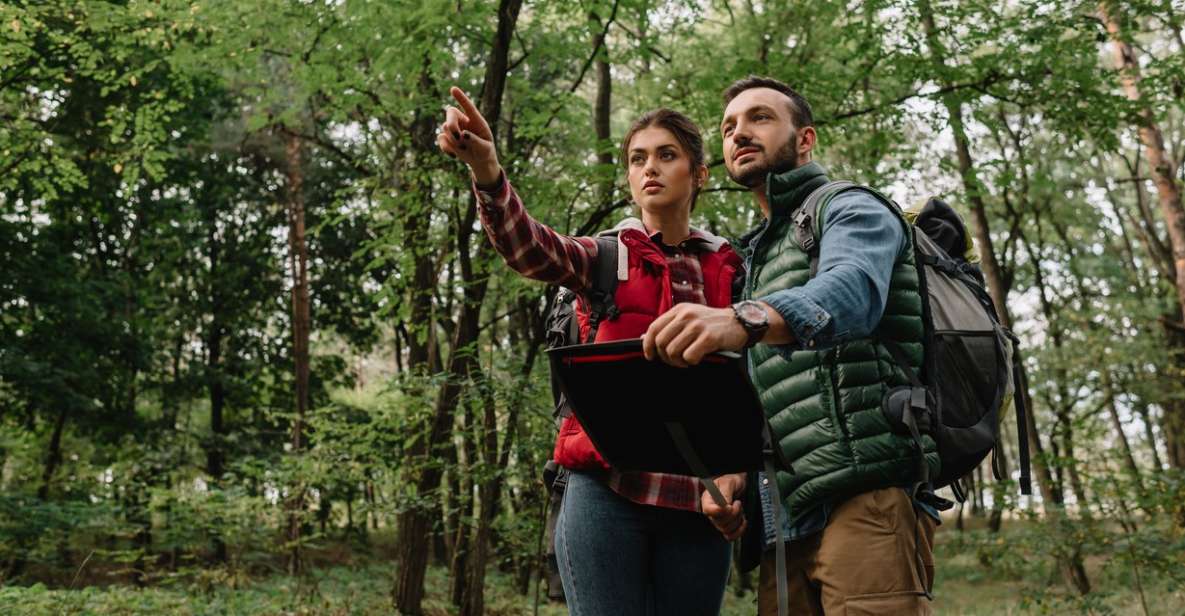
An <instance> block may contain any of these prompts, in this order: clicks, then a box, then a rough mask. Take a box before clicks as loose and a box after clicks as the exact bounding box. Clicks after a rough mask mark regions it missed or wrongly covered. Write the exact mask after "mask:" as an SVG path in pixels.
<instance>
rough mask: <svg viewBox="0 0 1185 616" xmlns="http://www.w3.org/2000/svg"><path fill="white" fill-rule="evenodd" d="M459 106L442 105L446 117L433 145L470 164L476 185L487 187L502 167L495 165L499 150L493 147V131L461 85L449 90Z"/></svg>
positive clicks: (495, 179)
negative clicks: (458, 107)
mask: <svg viewBox="0 0 1185 616" xmlns="http://www.w3.org/2000/svg"><path fill="white" fill-rule="evenodd" d="M449 93H450V94H452V95H453V98H454V99H456V101H457V103H458V104H459V105H461V108H460V109H457V108H456V107H453V106H451V105H450V106H447V107H445V108H444V113H445V120H444V124H441V125H440V132H439V133H438V134H437V135H436V145H437V146H439V147H440V150H441V151H442V152H444V153H445V154H448V155H450V156H453V157H455V158H458V159H460V161H461V162H463V163H465V164H466V165H469V170H470V171H471V172H472V173H473V179H474V180H475V181H476V182H477V183H478V184H479V185H485V186H488V185H490V184H493V183H494V182H497V181H498V178H499V177H500V176H501V174H502V168H501V167H500V166H499V165H498V152H497V151H496V150H495V148H494V134H493V133H492V132H491V131H490V125H489V124H487V123H486V119H485V118H483V117H482V115H481V112H480V111H478V110H477V106H476V105H474V104H473V101H471V100H469V97H468V96H466V95H465V93H464V92H462V91H461V88H458V87H456V86H453V87H452V88H450V89H449Z"/></svg>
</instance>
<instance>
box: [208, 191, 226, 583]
mask: <svg viewBox="0 0 1185 616" xmlns="http://www.w3.org/2000/svg"><path fill="white" fill-rule="evenodd" d="M206 207H207V212H206V225H207V231H206V244H207V246H208V247H209V250H208V252H207V258H208V259H209V260H210V276H209V290H208V291H207V292H208V294H209V296H210V313H211V314H210V329H209V330H208V331H207V333H206V375H205V376H206V387H207V389H208V390H209V395H210V440H209V442H208V443H207V444H206V473H208V474H209V475H210V485H211V487H213V488H215V489H216V488H217V487H218V486H219V484H220V483H221V481H222V473H223V472H224V463H225V457H224V456H225V454H224V453H223V450H222V447H223V444H224V442H225V440H224V439H225V436H226V426H225V424H224V422H223V409H224V407H225V405H226V387H225V385H224V383H223V379H222V335H223V331H222V297H223V293H222V286H221V285H222V281H221V280H220V279H219V276H220V274H221V261H222V258H221V257H222V255H221V248H222V246H221V244H220V242H219V241H218V233H217V230H218V221H217V211H218V210H217V208H216V207H214V205H213V204H206ZM211 528H212V530H213V533H214V537H213V548H214V560H215V561H216V562H220V563H225V562H226V556H227V554H226V542H225V541H224V540H223V539H222V536H221V534H219V530H220V528H221V524H217V523H215V524H212V525H211Z"/></svg>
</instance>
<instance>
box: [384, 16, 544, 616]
mask: <svg viewBox="0 0 1185 616" xmlns="http://www.w3.org/2000/svg"><path fill="white" fill-rule="evenodd" d="M520 8H522V0H501V2H499V6H498V26H497V32H496V35H495V41H494V48H493V51H492V53H491V56H490V61H489V63H488V64H487V65H486V74H485V80H484V85H483V87H482V96H481V101H480V103H479V108H480V109H481V112H482V115H484V116H485V117H486V120H487V121H488V122H489V123H490V129H491V131H492V132H493V134H494V142H495V143H497V140H498V125H499V118H500V117H501V110H502V94H503V92H504V91H505V88H506V77H507V71H508V68H509V61H510V44H511V38H512V35H513V33H514V28H515V24H516V23H517V21H518V14H519V9H520ZM424 77H425V80H427V74H426V73H425V75H424ZM425 85H430V84H425ZM425 118H426V121H425V122H423V123H422V125H421V128H422V129H423V130H422V133H421V134H419V135H418V140H417V143H415V146H416V147H419V148H422V151H431V150H432V149H433V148H434V147H435V145H434V136H433V128H434V127H435V122H434V120H435V117H434V116H432V117H428V116H425ZM421 142H422V143H421ZM470 201H471V203H470V205H469V209H468V210H467V211H466V214H465V216H464V219H463V220H462V221H461V223H460V224H459V225H457V227H456V233H457V242H456V247H457V251H458V254H459V258H460V262H461V268H462V278H463V280H464V282H465V283H466V284H465V290H464V300H463V302H462V305H461V314H460V316H459V318H458V319H457V321H456V323H457V329H456V332H455V335H454V337H453V345H452V348H451V351H450V354H449V361H448V366H447V376H448V378H447V379H446V381H445V384H444V386H443V387H442V388H441V391H440V395H439V397H438V398H437V404H436V408H435V410H434V413H433V417H432V420H431V425H430V428H429V431H428V434H427V438H423V439H420V440H419V441H417V442H416V443H415V445H414V446H413V447H411V451H410V453H411V454H412V456H413V458H414V459H419V460H425V461H426V460H427V459H428V458H429V457H431V456H432V455H434V454H435V451H436V449H437V448H438V447H440V445H441V443H443V442H444V440H445V436H446V435H447V432H448V426H449V425H450V423H451V420H452V417H451V415H450V413H451V412H452V410H453V409H455V408H456V401H457V398H458V396H459V393H460V391H459V387H460V382H459V380H458V377H461V378H464V377H465V376H466V375H470V374H473V373H474V372H477V371H479V370H480V367H479V366H478V365H477V362H476V360H475V359H474V357H473V354H472V349H471V348H470V347H471V346H472V345H473V344H474V343H476V342H477V339H478V335H479V334H480V329H479V318H480V316H481V306H482V304H483V302H484V301H485V295H486V289H487V288H488V285H489V278H488V277H487V276H481V277H479V276H477V275H475V274H474V272H473V270H472V264H471V263H470V258H471V255H470V253H469V251H470V236H471V235H472V234H473V225H474V221H475V218H476V215H477V207H476V203H473V201H474V199H473V197H472V196H470ZM490 250H491V249H490V246H489V242H488V241H485V238H482V243H481V244H479V248H478V251H477V252H478V257H479V258H481V257H483V256H485V255H488V253H489V252H490ZM427 284H429V285H431V284H432V283H431V280H429V281H427ZM429 288H431V287H429ZM429 300H430V296H429ZM439 487H440V470H439V469H438V468H434V466H433V465H426V466H425V467H424V468H423V470H422V471H420V475H419V477H418V478H417V479H416V481H415V494H416V495H418V496H420V497H424V496H426V495H428V494H431V493H433V492H435V491H436V489H437V488H439ZM429 514H430V511H429V509H428V508H425V507H409V508H408V509H407V510H406V511H404V512H403V513H402V514H400V516H399V556H398V565H397V567H398V579H397V580H396V584H395V587H394V588H393V589H392V594H393V595H394V597H393V600H394V604H395V608H396V609H397V610H398V611H399V612H400V613H402V614H408V615H415V616H418V615H419V614H422V613H423V606H422V602H423V597H424V573H425V570H426V568H427V564H428V542H427V541H425V540H424V538H425V537H427V536H429V533H430V532H431V527H432V524H431V521H430V520H429V519H428V516H429Z"/></svg>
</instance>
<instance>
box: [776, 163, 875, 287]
mask: <svg viewBox="0 0 1185 616" xmlns="http://www.w3.org/2000/svg"><path fill="white" fill-rule="evenodd" d="M858 187H859V185H858V184H856V183H854V182H848V181H844V180H837V181H834V182H828V183H826V184H824V185H822V186H820V187H818V188H816V189H815V190H813V191H811V194H809V195H807V198H806V199H805V200H804V201H803V202H802V204H801V205H799V206H798V209H796V210H794V214H793V215H792V216H791V220H792V221H793V223H794V241H795V242H796V243H797V244H798V247H799V248H801V249H802V251H803V252H805V253H806V254H807V255H808V256H810V259H811V278H814V277H815V274H816V273H818V271H819V241H820V237H821V236H822V230H823V223H822V219H823V208H824V206H825V205H826V204H827V202H829V201H831V198H832V197H834V196H835V195H838V194H839V193H841V192H843V191H845V190H848V189H851V188H858Z"/></svg>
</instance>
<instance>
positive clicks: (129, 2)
mask: <svg viewBox="0 0 1185 616" xmlns="http://www.w3.org/2000/svg"><path fill="white" fill-rule="evenodd" d="M0 33H2V34H0V612H3V613H6V614H133V613H134V614H165V613H168V614H226V613H234V614H277V615H278V614H388V613H401V614H414V615H419V614H463V615H465V616H475V615H478V614H529V613H531V614H539V613H544V614H561V613H566V612H565V610H564V607H563V605H562V604H560V603H556V602H552V601H549V600H548V598H547V595H548V581H547V576H546V575H545V567H544V559H543V558H542V557H541V552H542V541H543V539H542V537H543V525H544V521H545V519H546V513H547V507H548V493H547V490H546V489H545V487H544V485H543V483H542V480H541V478H540V476H541V470H542V468H543V465H544V463H545V462H546V461H547V459H548V458H549V457H550V455H551V445H552V442H553V440H554V438H555V430H556V428H555V421H554V418H553V416H552V411H553V406H554V405H553V401H552V396H551V390H550V385H549V377H548V365H547V358H546V327H545V317H546V315H547V311H548V305H549V302H550V301H551V299H552V298H553V297H554V294H555V289H554V288H551V287H548V286H546V285H543V284H539V283H535V282H531V281H528V280H526V279H523V278H521V277H519V276H518V275H516V274H514V273H513V272H511V271H510V270H509V269H508V268H507V267H506V266H505V265H504V264H503V262H502V260H501V258H500V257H499V256H498V254H497V253H496V252H494V250H493V248H492V246H491V244H490V242H489V240H488V239H487V237H486V235H485V233H484V232H483V231H482V229H481V227H480V225H479V224H478V221H477V211H476V207H475V196H474V194H473V192H472V190H471V188H470V186H471V184H470V179H469V175H468V172H467V171H466V169H465V168H464V166H463V165H461V164H459V163H458V162H457V161H456V160H453V159H450V158H449V157H447V156H444V155H443V154H442V153H441V152H440V150H439V149H438V148H437V147H436V135H435V133H436V130H437V127H438V126H439V125H440V124H441V122H442V121H443V120H444V111H443V108H444V106H445V105H448V104H451V98H450V97H449V87H450V86H454V85H456V86H459V87H461V88H463V89H464V90H465V91H467V92H469V93H470V94H471V95H472V96H473V99H474V101H475V103H476V104H477V106H478V107H479V108H480V110H481V112H482V114H483V115H484V116H485V117H486V118H489V119H490V123H491V128H492V130H493V133H494V136H495V140H496V143H497V146H498V151H499V153H500V160H501V163H502V165H503V167H504V168H505V169H506V172H507V174H508V176H509V177H510V178H512V179H513V181H514V185H515V187H516V189H517V190H518V192H519V193H520V194H521V195H523V199H524V201H525V203H526V205H527V207H528V209H529V210H530V212H531V213H532V215H533V216H535V217H536V218H538V219H539V220H541V221H544V222H546V223H547V224H549V225H551V226H552V227H554V228H555V229H557V230H560V231H561V232H564V233H568V234H572V235H587V234H590V233H592V232H595V231H597V230H600V229H604V228H608V227H610V226H612V225H613V224H615V223H616V222H617V221H618V220H620V219H621V218H623V217H625V216H628V215H630V212H631V209H632V208H633V206H632V204H631V202H630V196H629V195H630V193H629V190H628V186H626V184H625V181H624V173H623V172H622V167H621V162H622V161H620V160H619V159H618V158H619V155H618V151H619V148H620V139H621V137H622V135H623V134H624V132H625V130H626V129H627V128H628V126H629V124H630V122H631V121H632V120H633V119H634V118H636V117H637V116H639V115H640V114H641V113H643V112H645V111H647V110H650V109H653V108H656V107H663V106H665V107H671V108H673V109H677V110H679V111H682V112H683V113H686V114H687V115H688V116H690V117H691V118H693V119H694V120H695V121H696V122H697V123H698V124H699V126H700V127H701V130H702V131H703V134H704V137H705V145H706V147H707V151H708V157H709V167H710V169H711V174H710V178H709V180H708V185H707V187H706V188H705V189H704V191H703V194H702V197H701V198H700V201H699V206H698V207H697V208H696V210H695V212H694V214H693V220H692V223H693V224H694V225H697V226H702V227H704V228H706V229H709V230H711V231H713V232H714V233H717V234H720V235H723V236H726V237H730V238H738V237H740V236H741V235H743V234H744V233H745V232H746V231H747V230H748V229H750V228H752V227H753V226H755V225H756V224H757V222H758V221H759V220H760V216H761V213H760V211H759V210H758V209H757V208H756V207H755V206H754V205H753V202H752V200H751V199H750V197H749V195H748V194H746V193H745V191H744V189H742V188H740V187H738V186H737V185H735V184H733V183H732V182H730V180H729V178H728V176H727V175H726V174H725V170H724V168H723V165H722V164H721V162H722V161H721V160H720V157H721V136H720V131H719V129H718V126H719V124H720V117H721V113H722V110H723V105H722V102H721V91H722V89H723V88H725V87H726V86H727V85H728V84H730V83H732V82H733V81H734V80H736V79H739V78H741V77H744V76H746V75H750V74H753V75H766V76H770V77H774V78H777V79H780V80H782V81H785V82H787V83H789V84H791V85H792V86H793V87H794V88H796V89H797V90H798V91H799V92H801V93H802V94H803V95H804V96H805V97H806V98H807V99H808V100H809V101H810V102H811V104H812V106H813V108H814V114H815V119H816V126H817V130H818V135H819V145H818V147H817V148H816V153H815V156H816V160H818V161H820V162H821V163H822V164H823V165H824V166H825V167H826V168H827V169H828V170H829V172H830V174H831V175H832V176H833V177H836V178H845V179H851V180H854V181H857V182H862V183H865V184H868V185H870V186H874V187H877V188H879V189H880V190H882V191H884V192H885V193H887V194H889V195H890V196H892V197H893V198H894V199H895V200H897V201H898V202H899V203H901V204H903V205H909V204H912V203H915V202H918V201H924V200H925V199H926V198H927V197H929V196H931V195H938V196H942V197H943V198H944V199H946V200H947V201H949V202H950V203H952V204H953V205H955V207H956V209H958V210H959V212H960V213H961V214H962V215H963V216H964V217H965V219H966V220H967V223H968V225H969V227H970V228H971V230H972V231H973V235H974V238H975V243H976V247H977V250H978V253H979V255H980V257H981V263H982V266H983V271H984V274H985V276H986V278H987V281H988V286H989V289H990V292H991V295H992V299H993V302H994V303H995V305H996V307H997V309H998V310H999V312H1000V314H1001V318H1002V320H1003V321H1004V324H1005V325H1006V326H1008V327H1010V328H1011V329H1013V330H1014V331H1015V332H1016V333H1017V334H1018V335H1019V337H1020V339H1021V347H1020V348H1021V354H1022V358H1023V364H1022V365H1023V374H1024V385H1025V386H1024V387H1023V388H1022V390H1021V391H1018V392H1017V395H1018V396H1023V398H1024V400H1026V401H1028V407H1029V409H1031V411H1032V412H1031V413H1030V414H1029V416H1028V428H1029V429H1028V431H1027V433H1028V444H1029V446H1030V448H1031V450H1032V452H1033V480H1034V490H1033V492H1034V494H1033V495H1032V496H1022V495H1021V494H1020V492H1019V489H1018V481H1017V479H1018V477H1019V469H1018V465H1017V455H1018V450H1017V441H1016V431H1015V425H1014V424H1013V423H1012V421H1011V418H1012V415H1008V420H1007V421H1005V422H1004V430H1005V434H1006V437H1005V438H1004V439H1003V443H1004V447H1002V448H1000V449H999V450H998V451H997V455H998V463H1000V464H1001V465H1002V466H1003V468H1004V470H1005V473H1004V474H1005V477H1006V478H1005V480H1003V481H997V480H994V479H993V478H992V470H991V467H990V464H989V462H990V460H989V461H985V463H984V464H983V465H982V466H981V467H980V468H979V469H978V470H976V471H975V472H974V473H972V474H971V475H969V476H967V477H966V478H964V480H963V484H964V485H965V486H966V487H967V488H968V489H967V500H966V501H965V502H964V503H960V504H959V505H958V506H957V507H956V508H955V509H954V510H952V511H950V512H947V513H946V514H945V517H944V520H943V524H942V526H941V527H940V528H939V530H938V533H937V540H936V543H937V547H936V548H935V552H936V553H935V559H936V561H937V571H938V579H937V583H936V585H935V598H934V604H933V605H934V609H935V611H936V612H937V613H941V614H985V615H987V614H993V615H994V614H1001V615H1003V614H1079V613H1089V614H1140V615H1144V616H1149V615H1153V614H1163V615H1170V614H1182V613H1185V201H1183V198H1182V186H1183V184H1185V3H1182V2H1181V0H1127V1H1124V2H1118V1H1114V0H1100V1H1098V2H1080V1H1077V0H995V1H986V0H957V1H955V0H913V1H905V0H848V1H845V2H835V1H830V0H816V1H811V2H805V1H795V0H571V1H559V0H556V1H550V0H526V1H524V0H447V1H446V0H416V1H410V0H251V1H247V2H234V1H229V0H195V1H181V0H111V1H105V0H2V1H0ZM941 493H942V494H944V495H946V496H947V497H948V498H950V497H951V496H950V492H949V491H948V490H943V491H942V492H941ZM755 585H756V574H755V573H748V574H746V573H741V572H739V571H738V570H736V569H735V568H734V570H733V572H732V576H731V579H730V581H729V590H728V593H727V599H726V603H725V611H724V613H727V614H752V613H753V612H754V611H755V609H754V596H755V595H754V592H755V591H754V588H755Z"/></svg>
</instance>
